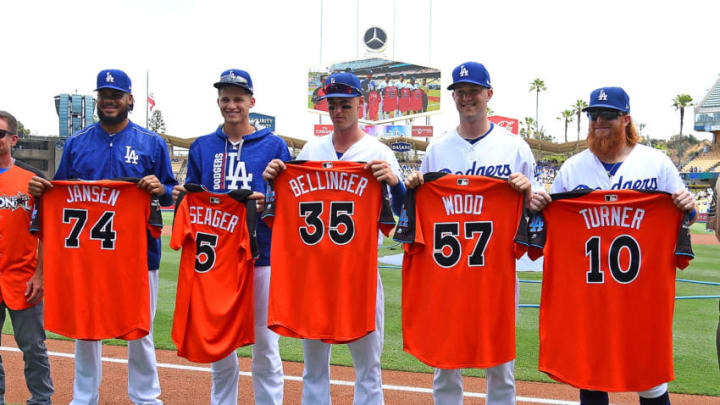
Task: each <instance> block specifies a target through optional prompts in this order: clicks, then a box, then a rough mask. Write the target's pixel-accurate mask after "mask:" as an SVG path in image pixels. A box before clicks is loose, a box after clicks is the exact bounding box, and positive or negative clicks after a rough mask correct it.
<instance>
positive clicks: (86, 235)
mask: <svg viewBox="0 0 720 405" xmlns="http://www.w3.org/2000/svg"><path fill="white" fill-rule="evenodd" d="M128 180H129V181H125V180H98V181H53V182H52V184H53V187H52V188H49V189H47V190H46V191H45V193H44V194H43V196H42V199H41V200H40V204H39V213H38V216H37V217H36V218H35V220H34V223H33V228H34V230H36V231H39V232H40V238H41V239H42V242H43V269H44V278H45V329H47V330H49V331H51V332H55V333H58V334H61V335H63V336H67V337H70V338H74V339H84V340H99V339H108V338H120V339H126V340H132V339H138V338H141V337H143V336H145V335H147V334H148V332H149V331H150V287H149V284H148V263H147V236H146V230H147V229H149V230H150V231H151V232H152V234H153V236H154V237H159V236H160V232H161V231H162V216H161V215H160V210H159V204H158V201H157V199H154V198H151V196H150V194H148V193H146V192H145V191H143V190H141V189H140V188H138V186H137V179H128Z"/></svg>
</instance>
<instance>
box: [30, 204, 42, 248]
mask: <svg viewBox="0 0 720 405" xmlns="http://www.w3.org/2000/svg"><path fill="white" fill-rule="evenodd" d="M41 214H42V196H41V197H40V198H36V199H35V205H34V206H33V211H32V215H31V217H30V233H32V234H33V235H35V236H36V237H37V238H38V239H40V240H42V215H41Z"/></svg>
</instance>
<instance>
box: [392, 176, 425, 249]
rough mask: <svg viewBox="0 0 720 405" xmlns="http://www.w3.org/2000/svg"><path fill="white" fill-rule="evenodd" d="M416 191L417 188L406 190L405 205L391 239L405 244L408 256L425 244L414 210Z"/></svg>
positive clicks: (415, 210)
mask: <svg viewBox="0 0 720 405" xmlns="http://www.w3.org/2000/svg"><path fill="white" fill-rule="evenodd" d="M420 187H422V186H420ZM418 189H419V187H418V188H414V189H412V190H408V192H407V194H405V204H404V205H403V209H402V211H401V212H400V219H399V220H398V224H397V228H395V236H394V238H393V239H394V240H395V241H397V242H400V243H403V244H405V252H406V253H408V254H413V253H414V252H416V251H417V250H419V249H420V247H421V246H422V245H424V244H425V240H424V238H423V233H422V226H421V225H422V223H420V222H419V221H418V220H419V218H418V216H417V209H416V208H417V207H416V202H417V191H418Z"/></svg>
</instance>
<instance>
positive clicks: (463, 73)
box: [460, 65, 469, 77]
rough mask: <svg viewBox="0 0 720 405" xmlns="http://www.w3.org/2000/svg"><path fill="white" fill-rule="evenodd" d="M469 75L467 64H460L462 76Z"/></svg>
mask: <svg viewBox="0 0 720 405" xmlns="http://www.w3.org/2000/svg"><path fill="white" fill-rule="evenodd" d="M468 75H469V72H468V70H467V69H466V68H465V65H461V66H460V77H466V76H468Z"/></svg>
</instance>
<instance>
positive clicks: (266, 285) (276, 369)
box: [210, 266, 283, 405]
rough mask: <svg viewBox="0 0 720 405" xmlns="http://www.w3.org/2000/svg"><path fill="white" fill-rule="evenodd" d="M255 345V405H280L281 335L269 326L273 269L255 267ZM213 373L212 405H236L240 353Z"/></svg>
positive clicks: (220, 362)
mask: <svg viewBox="0 0 720 405" xmlns="http://www.w3.org/2000/svg"><path fill="white" fill-rule="evenodd" d="M253 276H254V293H253V294H254V295H253V299H254V305H255V309H254V311H255V313H254V318H255V344H254V345H253V356H252V377H253V389H254V391H255V404H257V405H280V404H282V402H283V368H282V360H281V359H280V349H279V347H278V340H279V339H280V336H279V335H278V334H277V333H275V332H273V331H271V330H270V329H268V327H267V309H268V294H269V292H270V266H257V267H255V273H254V274H253ZM210 371H211V374H212V389H211V392H210V404H211V405H235V404H237V402H238V401H237V400H238V378H239V376H240V366H239V364H238V359H237V354H236V353H235V352H232V353H230V354H229V355H228V356H227V357H226V358H224V359H222V360H218V361H216V362H214V363H212V364H211V365H210Z"/></svg>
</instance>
